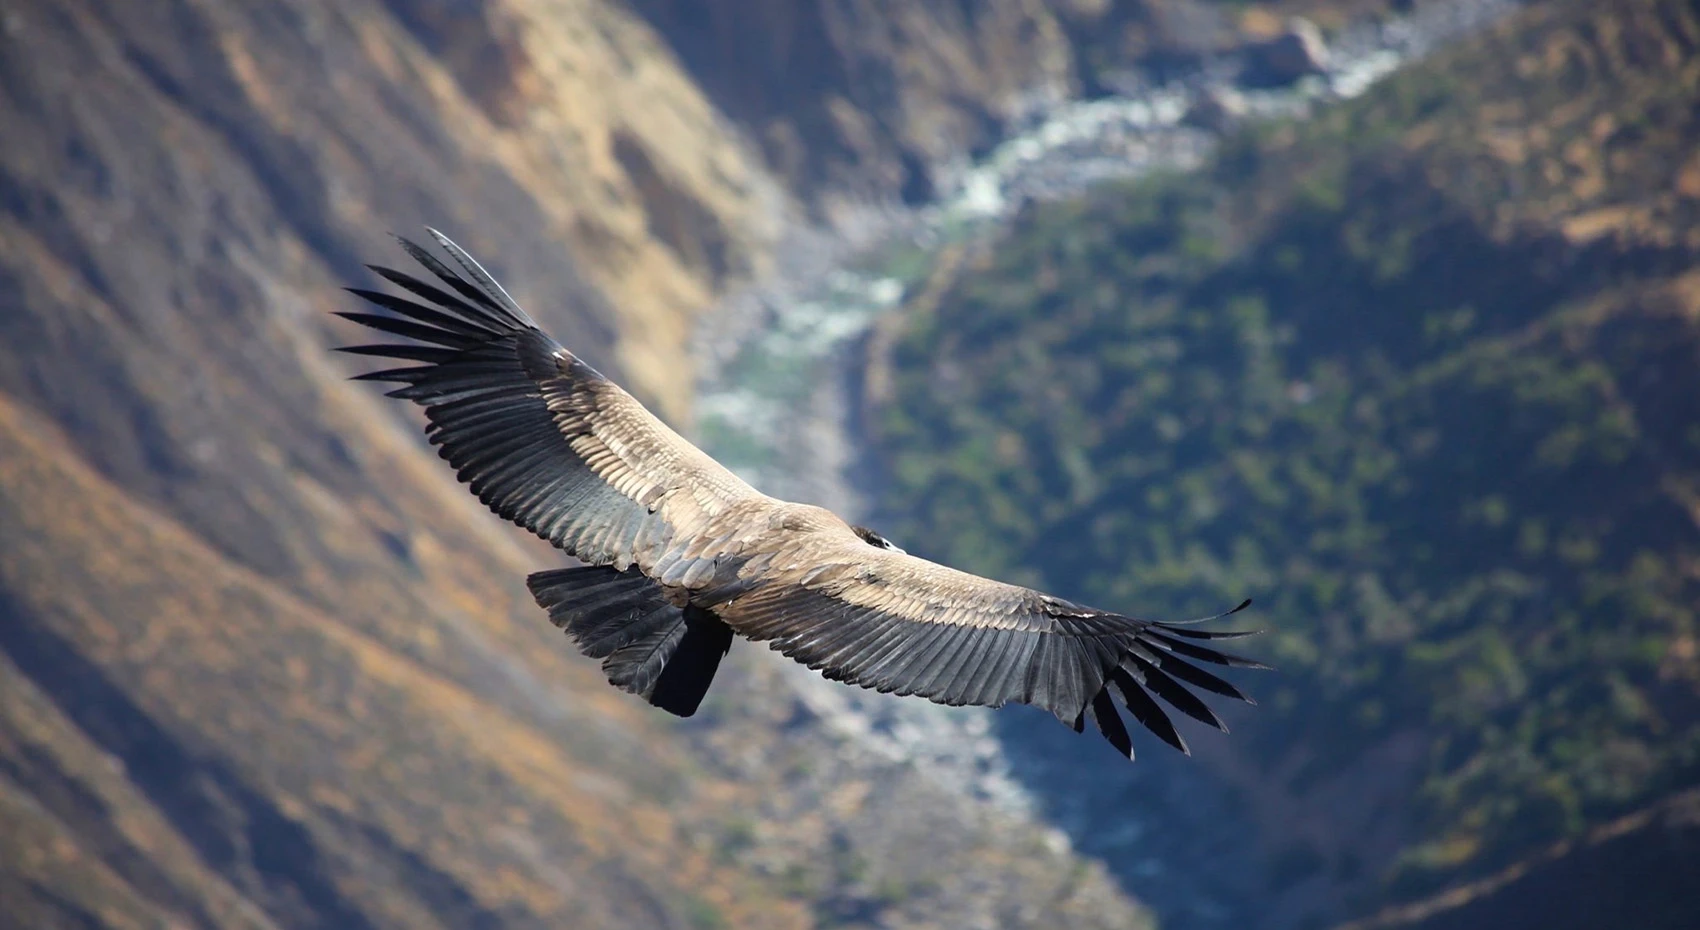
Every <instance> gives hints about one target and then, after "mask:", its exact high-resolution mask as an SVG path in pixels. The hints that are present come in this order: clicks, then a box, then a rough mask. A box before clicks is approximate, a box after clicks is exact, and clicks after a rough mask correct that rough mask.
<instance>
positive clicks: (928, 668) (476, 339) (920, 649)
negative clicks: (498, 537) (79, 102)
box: [339, 230, 1267, 758]
mask: <svg viewBox="0 0 1700 930" xmlns="http://www.w3.org/2000/svg"><path fill="white" fill-rule="evenodd" d="M430 233H431V236H432V238H434V239H435V240H436V242H437V244H438V245H439V246H440V247H441V248H442V249H443V251H444V252H445V253H446V254H447V255H448V257H449V258H450V260H452V261H453V262H454V264H455V266H456V268H450V267H449V266H448V265H446V264H445V263H443V262H442V261H440V260H439V259H437V258H435V257H433V256H432V255H431V254H430V253H429V252H427V251H425V250H424V249H422V248H420V247H419V246H418V245H416V244H414V243H412V242H409V241H407V240H405V239H403V240H401V244H402V246H403V248H405V249H406V250H407V252H408V253H409V254H410V255H412V256H413V258H414V259H415V260H416V261H418V262H419V264H420V265H422V266H423V267H424V268H425V269H426V270H427V271H429V272H430V274H431V275H432V276H433V277H435V278H436V279H437V281H438V282H440V283H431V282H428V281H426V280H422V279H420V278H416V277H413V276H411V275H408V274H404V273H402V272H399V271H394V270H391V269H388V268H379V267H373V269H372V270H373V271H375V272H376V273H377V274H378V275H380V276H382V277H383V278H384V279H385V280H387V281H389V282H390V283H392V284H394V285H395V286H396V287H398V288H400V289H401V290H403V291H405V292H407V294H408V295H409V296H408V297H401V296H396V295H393V294H388V293H382V292H378V291H371V290H364V289H359V288H351V289H350V290H351V291H352V292H353V293H354V294H356V295H358V296H360V297H362V298H364V299H365V300H367V301H370V302H371V303H373V304H375V305H377V306H378V307H380V308H383V309H384V310H387V311H389V313H387V314H370V313H341V314H339V315H340V316H343V317H345V318H347V319H350V320H353V321H354V322H356V323H360V324H363V325H365V326H368V327H370V328H372V329H374V330H378V331H380V332H383V333H387V334H390V335H393V336H400V337H403V338H405V339H407V340H409V341H408V342H404V343H382V344H377V345H359V346H350V347H347V348H344V349H342V351H344V352H352V353H355V354H358V355H368V356H378V357H382V358H390V359H400V360H403V361H407V362H413V363H417V364H413V365H410V366H407V367H401V368H392V369H388V370H384V371H375V372H371V373H369V374H364V375H359V376H358V377H359V378H360V379H363V380H369V381H384V382H393V383H397V384H400V385H401V387H399V388H397V389H395V390H392V391H391V392H390V396H392V397H399V398H403V399H406V400H410V401H413V402H414V403H416V404H419V405H420V406H422V407H424V408H425V414H426V417H427V420H428V422H429V425H428V427H427V432H428V435H429V437H430V441H431V442H432V443H433V444H434V445H436V446H437V447H438V449H439V453H440V454H441V456H442V457H443V458H444V459H446V460H448V462H449V464H450V465H452V466H453V467H454V469H455V473H456V475H457V476H458V477H459V478H460V480H461V481H463V482H465V483H466V484H467V485H469V486H470V487H471V490H472V493H473V494H475V495H477V496H478V499H479V500H481V501H483V502H484V503H485V504H486V505H488V506H489V507H490V509H491V510H493V511H495V512H496V513H497V514H499V515H501V516H502V517H504V518H505V519H508V520H511V521H513V522H514V523H517V524H519V525H520V526H523V527H525V528H526V529H528V530H530V531H531V532H533V533H536V534H537V535H538V536H541V537H542V538H544V539H546V540H548V541H549V542H550V543H552V544H554V545H555V546H556V547H557V548H559V549H561V550H562V551H563V552H565V553H567V554H568V555H570V556H572V557H574V558H576V559H577V560H579V561H580V562H582V563H584V564H583V565H582V566H577V567H571V568H561V569H556V570H553V571H544V572H538V573H536V574H534V575H532V576H531V577H530V578H529V579H527V585H528V586H529V588H530V589H531V593H532V595H533V596H534V597H535V598H536V600H537V603H538V605H539V606H541V607H542V608H543V609H544V610H546V611H548V612H549V618H550V619H551V620H552V621H554V623H555V624H556V625H557V626H559V627H561V628H562V629H564V630H566V632H567V633H568V634H569V635H571V637H572V638H573V640H574V641H575V642H576V643H577V644H578V647H579V649H581V650H582V651H583V652H584V653H585V654H586V655H588V656H591V657H593V658H597V659H601V660H602V668H603V670H604V672H606V674H607V676H608V680H609V681H610V682H612V683H613V684H614V685H616V686H617V687H620V688H623V689H625V690H626V691H629V692H632V693H633V694H637V695H639V696H641V697H643V698H644V699H645V700H647V701H648V702H649V703H651V704H654V705H655V706H657V707H660V708H662V709H664V710H667V711H669V712H671V713H674V714H678V715H681V716H690V715H691V714H692V713H694V712H695V711H696V709H697V706H698V705H699V704H700V703H701V701H702V698H703V695H704V694H705V693H706V692H707V690H708V687H709V683H710V682H711V681H712V680H713V678H714V673H715V670H716V669H717V668H718V667H719V664H720V660H721V657H722V656H724V655H725V654H726V653H727V651H728V650H729V649H730V648H731V645H732V639H733V637H734V635H737V636H743V637H745V638H747V639H751V640H756V641H760V642H766V643H767V644H769V645H770V646H771V647H773V648H774V649H777V650H778V651H780V652H782V653H784V654H785V655H787V656H790V657H791V658H793V659H795V660H797V661H799V662H802V663H804V664H806V665H808V666H809V667H810V668H813V669H818V670H819V671H820V672H821V673H822V674H824V675H825V676H826V677H827V678H830V679H834V680H837V681H843V682H848V683H850V684H855V685H860V686H862V687H865V688H873V689H875V690H878V691H883V692H891V693H895V694H900V695H918V696H920V697H924V698H927V699H929V700H932V701H937V702H939V703H941V704H958V705H960V704H977V705H984V706H987V707H1000V706H1002V705H1004V704H1006V703H1009V702H1011V701H1014V702H1019V703H1023V704H1031V705H1034V706H1036V707H1041V708H1044V709H1045V710H1048V711H1050V712H1051V713H1052V714H1054V715H1056V717H1057V719H1059V720H1061V721H1062V722H1063V723H1065V724H1067V725H1069V726H1071V727H1073V728H1074V729H1075V731H1076V732H1079V731H1082V730H1084V729H1085V726H1086V722H1087V721H1088V720H1091V721H1092V722H1094V723H1095V724H1096V725H1097V727H1098V729H1099V731H1100V732H1101V733H1102V734H1103V735H1104V737H1105V738H1106V739H1107V740H1109V742H1110V743H1111V744H1112V745H1114V746H1115V748H1116V749H1117V750H1118V751H1120V752H1121V753H1122V754H1123V755H1126V756H1127V757H1129V758H1132V757H1133V743H1132V740H1131V738H1130V737H1129V735H1128V731H1127V727H1126V726H1125V725H1124V723H1123V721H1122V718H1121V716H1120V713H1119V711H1118V706H1117V700H1116V699H1117V698H1118V697H1119V699H1120V706H1121V707H1125V708H1126V710H1127V712H1128V713H1130V714H1132V716H1133V719H1134V720H1137V721H1138V722H1139V723H1141V724H1143V725H1144V726H1145V727H1146V728H1148V729H1149V730H1151V731H1152V732H1153V733H1155V734H1156V735H1157V736H1158V737H1160V738H1162V739H1163V740H1164V741H1165V742H1167V743H1169V744H1170V745H1172V746H1174V747H1176V748H1177V749H1180V750H1181V751H1182V752H1186V751H1187V748H1186V742H1185V741H1184V740H1183V739H1182V738H1181V735H1180V734H1179V733H1178V732H1177V731H1176V729H1175V726H1174V724H1173V722H1172V721H1171V720H1170V719H1169V716H1168V714H1167V712H1166V711H1165V710H1164V708H1163V706H1162V705H1161V704H1159V703H1158V701H1159V700H1161V701H1162V702H1163V703H1166V704H1167V705H1169V706H1170V707H1172V708H1174V709H1176V710H1178V711H1180V712H1181V713H1183V714H1186V715H1187V716H1189V717H1193V718H1195V719H1197V720H1200V721H1203V722H1204V723H1206V724H1209V725H1211V726H1214V727H1216V728H1218V729H1224V730H1225V729H1226V728H1225V727H1223V725H1222V721H1221V720H1220V718H1218V717H1217V716H1216V714H1215V713H1214V712H1213V711H1212V710H1211V709H1210V708H1209V707H1208V706H1206V705H1205V703H1204V701H1202V700H1201V699H1200V698H1199V697H1198V696H1197V695H1196V694H1194V693H1193V692H1192V691H1190V690H1188V687H1187V686H1191V687H1192V688H1197V689H1200V690H1202V691H1207V692H1212V693H1215V694H1219V695H1223V696H1226V697H1229V698H1234V699H1237V700H1241V701H1246V702H1247V703H1251V700H1250V698H1248V697H1246V696H1245V695H1244V694H1243V693H1241V691H1240V690H1239V689H1238V688H1236V687H1235V686H1234V685H1232V684H1230V683H1228V682H1227V681H1224V680H1223V679H1221V678H1219V677H1217V676H1216V675H1214V674H1212V673H1210V672H1207V671H1205V670H1204V669H1202V668H1200V667H1199V665H1198V664H1195V663H1205V664H1211V665H1216V666H1231V667H1241V668H1266V667H1267V666H1264V665H1262V664H1260V663H1258V662H1254V661H1251V660H1249V659H1244V658H1240V657H1238V656H1234V655H1229V654H1228V653H1225V652H1221V651H1219V650H1217V649H1215V648H1212V647H1210V646H1208V645H1205V643H1207V642H1209V641H1211V640H1219V639H1227V638H1232V637H1236V636H1244V635H1248V634H1247V633H1245V632H1206V631H1202V630H1196V629H1192V628H1191V627H1190V625H1189V624H1191V623H1198V622H1202V621H1188V622H1186V623H1172V622H1171V623H1165V622H1158V621H1152V620H1142V619H1137V618H1134V617H1127V616H1123V615H1121V614H1116V613H1111V612H1109V611H1104V610H1097V609H1094V608H1091V607H1085V606H1082V605H1079V604H1073V603H1070V602H1068V601H1065V600H1062V599H1061V598H1056V597H1051V596H1050V595H1047V594H1042V593H1040V592H1038V591H1033V590H1030V589H1027V588H1022V587H1016V586H1014V585H1008V584H1003V583H1001V582H998V581H993V580H990V579H987V578H981V577H978V576H976V575H970V574H967V573H965V572H960V571H957V570H955V569H952V568H947V567H946V566H943V565H938V564H935V563H933V562H929V561H927V560H925V559H921V558H917V557H915V556H912V555H909V554H907V553H905V552H904V551H903V550H901V549H898V548H897V547H895V546H893V545H892V544H891V543H890V542H887V541H886V540H885V539H884V538H882V537H881V536H879V535H878V534H876V533H874V532H872V531H869V530H866V529H863V528H860V527H855V526H851V525H850V524H848V523H846V522H845V521H844V520H842V519H840V518H838V517H837V516H835V515H834V514H832V513H831V512H830V511H827V510H824V509H822V508H820V507H813V506H809V505H806V504H796V503H791V502H788V501H782V500H776V499H774V498H771V497H768V496H766V495H764V494H761V493H760V492H758V491H756V490H755V489H754V488H752V487H750V486H749V485H748V484H745V483H744V482H743V481H742V480H740V479H739V478H738V477H737V476H735V475H733V474H732V473H731V472H730V471H728V470H726V469H725V468H724V467H722V466H721V465H720V464H719V463H718V462H716V461H714V460H713V459H712V458H710V457H709V456H708V455H707V454H705V453H704V452H702V451H701V450H700V449H698V448H696V447H695V446H693V445H691V444H690V443H689V442H687V441H685V440H684V439H683V438H682V437H680V436H679V435H678V434H677V433H675V432H674V431H673V430H671V429H669V428H668V427H667V425H666V424H664V423H662V422H661V421H660V420H658V419H656V418H655V417H654V416H653V415H651V414H650V412H649V411H648V410H646V409H644V407H643V405H642V404H640V403H638V402H637V401H636V400H635V399H633V398H632V396H631V395H629V394H627V393H626V392H625V391H624V390H622V389H621V388H620V387H619V386H618V385H616V384H614V383H613V382H612V381H609V380H608V379H607V378H604V377H603V376H602V375H600V374H598V373H597V372H596V370H595V369H593V368H591V367H590V366H589V365H587V364H585V363H584V362H583V361H582V360H580V359H579V358H578V357H576V356H574V355H573V354H572V353H571V352H569V351H567V350H566V349H565V348H564V347H562V346H561V345H560V344H559V343H557V342H556V341H555V340H553V339H551V338H550V337H549V336H548V335H547V334H545V333H544V332H543V331H542V330H540V329H538V327H537V325H536V324H535V323H534V322H533V321H532V320H531V318H530V317H529V316H527V315H526V313H525V311H523V310H521V309H520V307H519V305H518V304H516V303H515V302H514V301H513V299H512V298H510V297H509V296H508V294H507V292H506V291H504V290H503V289H502V288H501V286H500V285H499V284H497V283H496V281H495V280H494V279H493V278H491V277H490V275H489V274H487V273H486V272H485V271H484V269H483V268H482V267H480V266H479V264H478V263H477V262H476V261H474V260H473V259H472V257H471V256H469V255H468V254H466V252H464V251H463V250H461V249H460V248H459V247H458V246H456V245H455V244H454V243H453V242H450V241H449V240H448V238H447V237H445V236H443V235H442V234H441V233H438V232H436V231H435V230H430ZM457 268H458V270H457ZM1249 603H1250V602H1249V601H1247V602H1245V603H1242V604H1240V605H1239V607H1236V608H1234V610H1231V611H1228V612H1227V613H1234V612H1235V611H1238V610H1240V609H1241V608H1244V607H1245V606H1246V605H1247V604H1249ZM1218 616H1225V614H1222V615H1218ZM1205 619H1216V618H1214V617H1212V618H1205Z"/></svg>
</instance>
